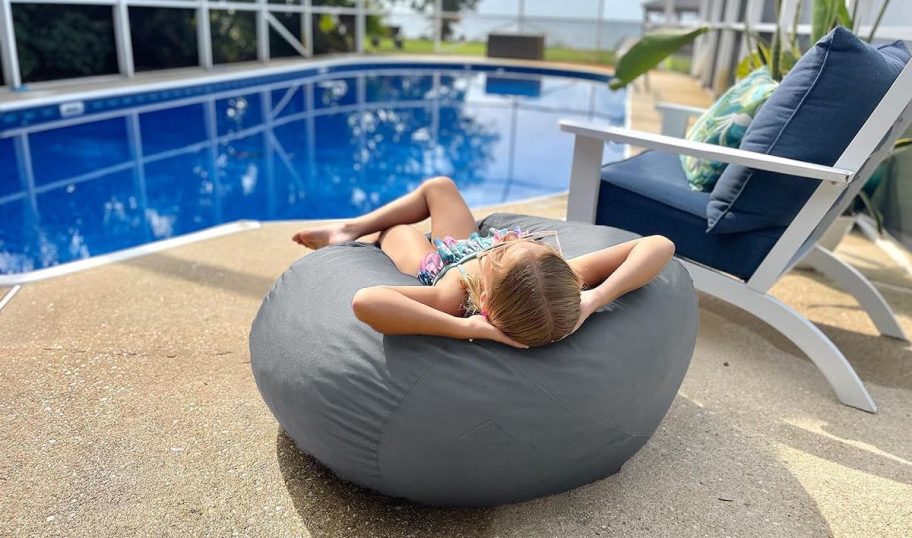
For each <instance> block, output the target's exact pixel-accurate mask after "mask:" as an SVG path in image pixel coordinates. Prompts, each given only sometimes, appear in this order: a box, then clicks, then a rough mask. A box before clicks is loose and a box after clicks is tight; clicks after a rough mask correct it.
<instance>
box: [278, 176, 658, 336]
mask: <svg viewBox="0 0 912 538" xmlns="http://www.w3.org/2000/svg"><path fill="white" fill-rule="evenodd" d="M428 217H430V218H431V235H432V237H434V238H440V237H443V238H445V239H444V240H439V239H435V244H431V242H430V241H428V240H427V238H426V237H425V236H424V234H423V233H421V232H420V231H419V230H418V229H417V228H415V227H413V226H411V224H413V223H418V222H421V221H423V220H424V219H426V218H428ZM367 234H372V235H370V236H368V237H363V238H362V240H364V241H370V242H379V245H380V248H381V249H382V250H383V251H384V252H385V253H386V254H387V255H388V256H389V257H390V258H391V259H392V260H393V262H394V263H395V264H396V267H397V268H398V269H399V270H400V271H402V272H403V273H407V274H410V275H416V276H418V278H419V279H420V280H421V282H422V283H423V284H426V285H425V286H373V287H369V288H364V289H361V290H359V291H358V292H357V293H356V294H355V296H354V299H353V300H352V308H353V309H354V312H355V315H356V316H357V317H358V319H360V320H361V321H363V322H365V323H367V324H368V325H370V326H371V327H373V328H374V329H375V330H377V331H379V332H381V333H383V334H427V335H437V336H449V337H452V338H462V339H468V340H470V341H471V340H472V339H474V338H485V339H489V340H496V341H498V342H502V343H504V344H508V345H511V346H515V347H521V348H527V347H529V346H541V345H545V344H548V343H551V342H554V341H556V340H560V339H562V338H564V337H565V336H567V335H568V334H570V333H572V332H573V331H575V330H576V329H577V328H578V327H579V326H580V325H582V323H583V322H584V321H585V320H586V318H588V317H589V315H590V314H592V313H593V312H595V311H596V310H598V309H599V308H601V307H602V306H605V305H607V304H608V303H610V302H612V301H614V300H615V299H617V298H618V297H620V296H621V295H623V294H625V293H627V292H628V291H631V290H634V289H636V288H639V287H640V286H643V285H645V284H647V283H649V282H650V281H651V280H652V279H653V278H655V277H656V276H657V275H658V274H659V272H660V271H661V270H662V268H663V267H664V266H665V264H667V263H668V261H669V260H670V259H671V257H672V255H673V254H674V244H673V243H672V242H671V241H669V240H668V239H666V238H664V237H662V236H650V237H644V238H642V239H634V240H633V241H628V242H626V243H622V244H619V245H615V246H613V247H609V248H606V249H602V250H599V251H597V252H592V253H589V254H584V255H582V256H578V257H576V258H573V259H570V260H565V259H564V258H563V257H562V256H561V254H560V251H559V246H557V245H559V243H557V242H556V241H555V240H556V233H555V232H539V233H534V234H529V233H525V232H523V231H522V230H512V231H511V230H491V231H490V233H489V234H488V235H486V236H481V235H479V233H478V228H477V227H476V225H475V218H474V217H473V216H472V213H471V212H470V211H469V208H468V206H467V205H466V203H465V201H464V200H463V199H462V196H461V195H460V194H459V191H458V189H457V187H456V184H455V183H453V180H451V179H450V178H446V177H437V178H434V179H430V180H428V181H425V182H424V183H422V184H421V186H420V187H418V189H416V190H415V191H413V192H411V193H409V194H406V195H405V196H403V197H401V198H399V199H398V200H394V201H393V202H391V203H389V204H387V205H385V206H383V207H381V208H379V209H376V210H374V211H372V212H370V213H368V214H367V215H364V216H362V217H358V218H355V219H351V220H347V221H344V222H341V223H335V224H329V225H326V226H322V227H319V228H313V229H308V230H302V231H300V232H298V233H297V234H295V235H294V237H293V238H292V239H293V240H294V241H295V242H297V243H299V244H301V245H304V246H306V247H309V248H313V249H317V248H320V247H324V246H326V245H334V244H337V243H342V242H345V241H352V240H355V239H357V238H360V237H362V236H366V235H367ZM453 237H462V238H468V239H464V240H460V241H457V240H454V239H452V238H453ZM435 245H436V248H435ZM452 268H457V269H458V270H456V271H452V270H450V269H452ZM474 314H479V315H474Z"/></svg>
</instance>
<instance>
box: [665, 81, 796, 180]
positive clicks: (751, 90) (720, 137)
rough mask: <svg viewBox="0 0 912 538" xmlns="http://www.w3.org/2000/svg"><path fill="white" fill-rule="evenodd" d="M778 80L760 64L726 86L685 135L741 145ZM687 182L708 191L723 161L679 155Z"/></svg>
mask: <svg viewBox="0 0 912 538" xmlns="http://www.w3.org/2000/svg"><path fill="white" fill-rule="evenodd" d="M778 85H779V84H778V83H777V82H776V81H774V80H773V79H772V77H770V74H769V69H767V68H766V67H761V68H759V69H757V70H756V71H754V72H752V73H751V74H750V75H748V76H746V77H744V78H743V79H741V80H739V81H738V83H737V84H735V85H734V86H732V87H731V88H729V90H728V91H727V92H725V93H724V94H722V97H720V98H719V100H718V101H716V102H715V103H714V104H713V106H711V107H710V108H709V110H707V111H706V112H704V113H703V115H702V116H700V119H698V120H697V122H696V123H695V124H694V125H693V127H691V129H690V131H689V132H688V133H687V138H688V139H689V140H692V141H694V142H706V143H708V144H716V145H719V146H725V147H729V148H737V147H738V146H739V145H741V137H743V136H744V132H745V131H747V126H748V125H750V122H751V120H753V119H754V115H755V114H756V113H757V111H758V110H760V106H761V105H762V104H763V103H765V102H766V100H767V99H768V98H769V96H770V95H772V93H773V90H775V89H776V86H778ZM681 165H682V166H683V167H684V173H685V174H687V182H688V183H690V188H691V189H693V190H695V191H711V190H712V188H713V185H715V184H716V180H717V179H719V176H721V175H722V172H723V171H724V170H725V163H720V162H717V161H708V160H705V159H698V158H696V157H689V156H687V155H682V156H681Z"/></svg>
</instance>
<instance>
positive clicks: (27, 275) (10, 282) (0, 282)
mask: <svg viewBox="0 0 912 538" xmlns="http://www.w3.org/2000/svg"><path fill="white" fill-rule="evenodd" d="M567 192H568V191H558V192H553V193H550V194H541V195H538V196H532V197H530V198H524V199H522V200H511V201H509V202H500V203H496V204H489V205H483V206H477V207H472V208H471V209H472V211H492V210H496V208H498V207H502V206H511V205H519V204H530V203H535V202H540V201H543V200H547V199H548V198H553V197H555V196H562V195H563V196H566V195H567ZM338 220H342V219H341V218H335V219H294V220H287V219H282V220H267V221H260V220H252V219H243V220H236V221H233V222H227V223H225V224H218V225H216V226H212V227H209V228H203V229H202V230H197V231H195V232H190V233H188V234H184V235H179V236H176V237H170V238H168V239H161V240H159V241H152V242H151V243H145V244H143V245H137V246H135V247H130V248H126V249H123V250H115V251H114V252H108V253H106V254H99V255H98V256H92V257H89V258H85V259H82V260H75V261H71V262H66V263H61V264H59V265H53V266H51V267H45V268H43V269H36V270H34V271H28V272H24V273H13V274H9V275H0V287H12V288H13V289H11V290H10V291H9V292H8V293H7V296H6V297H2V298H0V310H2V309H3V307H4V306H5V305H6V304H7V303H8V302H9V301H10V300H11V299H12V298H13V297H12V296H13V295H15V294H16V292H18V291H19V290H18V288H19V287H21V286H22V285H23V284H29V283H32V282H38V281H41V280H47V279H49V278H56V277H60V276H64V275H69V274H72V273H78V272H80V271H86V270H88V269H94V268H95V267H101V266H103V265H108V264H111V263H117V262H122V261H126V260H129V259H132V258H139V257H142V256H146V255H149V254H155V253H157V252H162V251H164V250H169V249H172V248H175V247H180V246H184V245H189V244H191V243H198V242H200V241H205V240H207V239H214V238H216V237H223V236H226V235H232V234H236V233H240V232H246V231H249V230H258V229H260V228H262V227H263V225H264V224H283V223H290V222H302V223H304V222H309V223H315V222H332V221H338Z"/></svg>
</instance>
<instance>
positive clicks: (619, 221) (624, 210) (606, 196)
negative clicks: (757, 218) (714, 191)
mask: <svg viewBox="0 0 912 538" xmlns="http://www.w3.org/2000/svg"><path fill="white" fill-rule="evenodd" d="M708 198H709V193H707V192H696V191H692V190H690V187H688V185H687V180H686V179H685V177H684V171H683V170H682V168H681V161H680V160H679V159H678V156H677V155H671V154H667V153H661V152H657V151H648V152H645V153H642V154H640V155H638V156H636V157H633V158H631V159H627V160H624V161H619V162H616V163H611V164H608V165H606V166H605V167H603V168H602V182H601V187H600V189H599V199H598V210H597V212H596V221H595V222H596V224H603V225H606V226H612V227H615V228H622V229H624V230H628V231H631V232H634V233H637V234H640V235H653V234H659V235H664V236H665V237H667V238H669V239H671V240H672V241H674V243H675V248H676V249H677V254H678V255H679V256H683V257H685V258H688V259H691V260H693V261H696V262H699V263H702V264H705V265H710V266H712V267H715V268H717V269H719V270H721V271H724V272H726V273H730V274H733V275H735V276H737V277H739V278H742V279H745V280H746V279H748V278H750V276H751V275H752V274H753V273H754V270H755V269H756V268H757V266H758V265H760V262H762V261H763V258H764V257H765V256H766V254H767V253H768V252H769V251H770V249H771V248H773V244H775V242H776V240H777V239H779V236H781V235H782V232H783V230H784V228H778V229H774V230H759V231H752V232H745V233H733V234H709V233H707V232H706V216H705V214H704V213H703V212H704V211H705V209H706V201H707V199H708Z"/></svg>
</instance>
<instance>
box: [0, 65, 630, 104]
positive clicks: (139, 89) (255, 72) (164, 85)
mask: <svg viewBox="0 0 912 538" xmlns="http://www.w3.org/2000/svg"><path fill="white" fill-rule="evenodd" d="M409 63H414V64H437V65H446V66H453V67H454V68H463V69H468V68H470V67H473V66H476V67H498V66H500V67H508V68H513V69H531V70H538V71H543V72H548V71H552V72H559V71H564V72H567V73H569V74H578V75H588V76H613V74H614V71H613V70H610V69H607V68H605V67H602V66H597V65H593V66H584V65H578V64H563V63H556V62H535V61H529V60H517V59H512V58H487V57H473V56H446V57H438V56H431V55H402V56H345V57H341V58H327V59H321V60H312V61H306V62H300V63H293V64H286V65H279V66H263V67H251V68H249V69H239V70H237V71H231V72H229V73H217V72H206V73H201V74H200V75H199V76H195V77H187V78H180V79H176V80H156V81H148V82H147V81H137V82H136V83H135V84H125V85H122V86H114V87H100V88H97V89H88V90H79V91H75V92H71V93H70V92H65V91H63V92H60V93H56V92H53V93H49V94H45V93H42V94H41V95H36V96H35V97H34V98H28V97H24V98H20V99H15V100H10V101H8V102H2V101H0V113H9V112H16V111H21V110H24V109H31V108H37V107H43V106H48V105H54V104H59V105H64V104H68V103H71V102H80V101H86V100H90V99H102V98H106V97H113V96H123V95H130V94H136V93H145V92H155V91H160V90H166V89H167V90H170V89H181V88H187V87H193V86H199V85H203V84H218V83H224V82H231V81H234V80H239V79H246V78H260V77H269V76H277V75H290V74H292V73H294V72H295V71H313V70H316V73H315V74H316V75H322V74H328V73H330V72H331V70H333V69H343V68H345V67H351V66H358V65H364V64H367V65H379V66H380V67H379V68H380V69H384V68H390V67H395V66H396V65H397V64H409ZM385 66H389V67H385ZM542 74H548V73H542ZM307 76H313V74H309V75H307ZM552 76H560V75H559V74H557V73H554V74H552ZM79 115H81V114H79Z"/></svg>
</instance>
